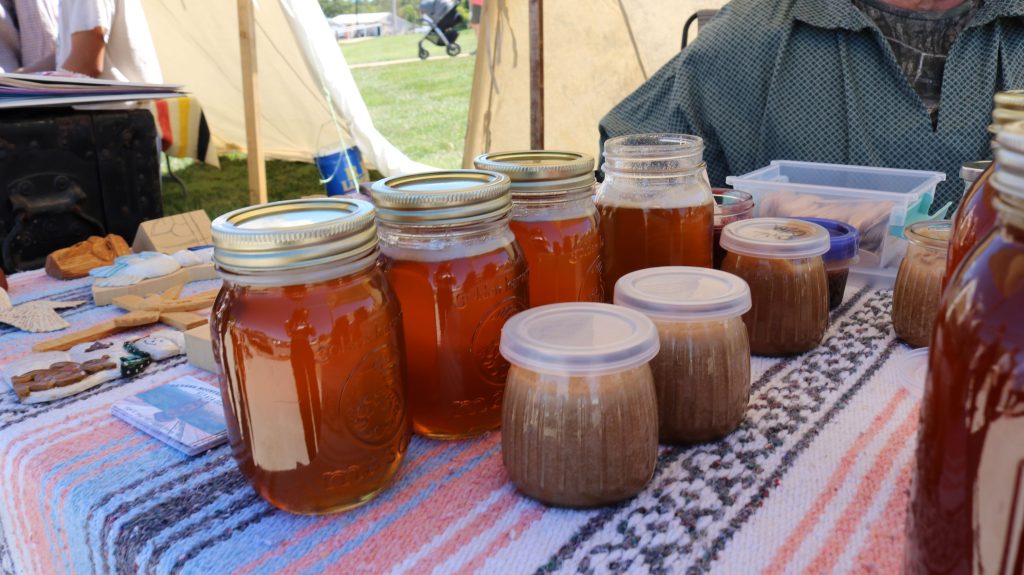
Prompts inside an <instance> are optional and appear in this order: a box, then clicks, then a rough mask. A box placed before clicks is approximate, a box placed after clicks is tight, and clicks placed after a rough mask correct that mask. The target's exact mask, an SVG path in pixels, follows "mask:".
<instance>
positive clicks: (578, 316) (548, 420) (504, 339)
mask: <svg viewBox="0 0 1024 575" xmlns="http://www.w3.org/2000/svg"><path fill="white" fill-rule="evenodd" d="M501 353H502V355H504V356H505V358H507V359H508V360H509V361H510V362H512V368H511V370H510V371H509V374H508V387H507V389H506V390H505V406H504V416H503V420H502V428H501V452H502V458H503V460H504V463H505V468H506V470H507V471H508V475H509V479H510V480H511V481H512V483H514V484H515V485H516V487H518V488H519V490H520V491H522V492H523V493H525V494H526V495H528V496H530V497H533V498H534V499H537V500H539V501H543V502H544V503H547V504H550V505H563V506H567V507H593V506H597V505H608V504H610V503H615V502H617V501H622V500H624V499H628V498H630V497H633V496H634V495H636V494H637V493H639V492H640V491H641V490H642V489H643V488H644V486H645V485H647V483H648V482H649V481H650V480H651V477H652V476H653V475H654V467H655V464H656V463H657V460H658V406H657V399H656V397H655V392H654V382H653V379H652V377H651V368H650V367H649V366H648V362H649V361H650V360H651V358H653V357H654V356H655V354H657V353H658V332H657V330H656V329H655V327H654V324H653V323H651V320H649V319H647V318H646V317H645V316H644V315H642V314H640V313H637V312H635V311H633V310H630V309H626V308H623V307H619V306H613V305H609V304H604V303H563V304H554V305H546V306H542V307H537V308H533V309H531V310H529V311H526V312H524V313H521V314H519V315H517V316H516V317H514V318H512V319H511V320H509V322H508V323H507V324H505V328H504V329H503V330H502V334H501Z"/></svg>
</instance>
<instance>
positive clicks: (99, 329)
mask: <svg viewBox="0 0 1024 575" xmlns="http://www.w3.org/2000/svg"><path fill="white" fill-rule="evenodd" d="M158 321H160V312H158V311H133V312H131V313H128V314H125V315H122V316H120V317H115V318H114V319H111V320H107V321H105V322H103V323H100V324H97V325H94V326H92V327H90V328H89V329H85V330H82V331H77V332H75V333H69V334H68V335H65V336H62V337H58V338H55V339H51V340H47V341H44V342H40V343H37V344H35V345H34V346H32V351H66V350H69V349H71V348H72V347H74V346H76V345H78V344H80V343H85V342H88V341H96V340H97V339H103V338H105V337H108V336H111V335H114V334H115V333H117V332H120V331H125V330H128V329H132V328H134V327H139V326H143V325H151V324H154V323H157V322H158Z"/></svg>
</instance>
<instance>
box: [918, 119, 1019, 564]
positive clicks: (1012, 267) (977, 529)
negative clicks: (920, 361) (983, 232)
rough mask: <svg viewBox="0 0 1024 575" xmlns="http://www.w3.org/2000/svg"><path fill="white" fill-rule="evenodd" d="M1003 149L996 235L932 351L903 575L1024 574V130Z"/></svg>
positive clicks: (974, 263)
mask: <svg viewBox="0 0 1024 575" xmlns="http://www.w3.org/2000/svg"><path fill="white" fill-rule="evenodd" d="M998 138H999V142H1000V144H1001V146H1002V148H1001V149H1000V150H997V151H996V162H997V166H996V169H995V172H994V174H993V176H992V178H991V180H990V185H992V186H993V187H994V188H995V190H996V198H995V208H996V210H997V214H998V215H997V218H996V228H995V230H994V231H993V232H992V233H991V234H989V235H988V236H987V237H986V238H985V239H984V240H983V241H982V242H981V243H980V244H979V245H978V247H977V248H976V249H975V250H974V251H973V252H972V253H971V254H970V255H969V256H968V258H967V259H966V260H965V261H964V262H963V265H962V266H961V268H960V272H959V273H958V274H957V275H956V276H955V277H954V279H953V282H952V283H951V284H950V285H949V286H948V288H947V290H946V292H945V294H944V295H943V298H942V307H941V309H940V311H939V315H938V320H937V322H936V325H935V331H934V334H933V337H932V340H931V347H930V350H929V358H928V376H927V383H926V385H925V391H924V398H923V400H922V404H921V425H920V428H919V434H918V444H917V451H916V457H915V464H916V465H915V472H914V479H913V482H912V486H911V491H910V509H909V513H908V516H907V544H906V547H905V552H904V568H903V573H904V574H906V575H932V574H935V575H939V574H942V575H947V574H955V575H960V574H965V575H967V574H989V573H992V574H1020V573H1022V572H1024V373H1022V371H1021V366H1022V365H1024V123H1020V124H1015V125H1011V126H1009V127H1007V128H1006V130H1005V131H1004V132H1002V133H1000V135H999V136H998Z"/></svg>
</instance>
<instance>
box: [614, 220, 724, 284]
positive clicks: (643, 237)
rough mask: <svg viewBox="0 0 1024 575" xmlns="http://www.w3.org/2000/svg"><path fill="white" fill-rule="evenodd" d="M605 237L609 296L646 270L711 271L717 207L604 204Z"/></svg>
mask: <svg viewBox="0 0 1024 575" xmlns="http://www.w3.org/2000/svg"><path fill="white" fill-rule="evenodd" d="M598 209H599V211H600V214H601V231H602V234H603V236H604V251H603V254H604V258H603V259H604V270H605V273H604V293H605V297H606V298H607V299H611V296H612V293H613V292H614V290H615V282H616V281H618V280H619V278H621V277H622V276H624V275H626V274H628V273H630V272H634V271H637V270H641V269H647V268H653V267H662V266H694V267H706V268H710V267H711V264H712V239H713V233H714V215H715V212H714V205H713V204H711V203H710V202H709V203H706V204H703V205H698V206H689V207H681V208H640V207H634V206H616V205H604V204H599V205H598Z"/></svg>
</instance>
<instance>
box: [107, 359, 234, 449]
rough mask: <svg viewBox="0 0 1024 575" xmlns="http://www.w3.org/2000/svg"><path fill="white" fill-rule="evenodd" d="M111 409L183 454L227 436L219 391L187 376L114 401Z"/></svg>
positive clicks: (121, 417) (219, 442) (116, 414)
mask: <svg viewBox="0 0 1024 575" xmlns="http://www.w3.org/2000/svg"><path fill="white" fill-rule="evenodd" d="M111 413H113V414H114V416H116V417H118V418H119V419H122V420H124V421H125V422H127V423H129V424H131V425H133V426H135V427H137V428H139V429H141V430H142V431H145V432H146V433H148V434H150V435H152V436H153V437H155V438H157V439H159V440H160V441H163V442H164V443H166V444H168V445H170V446H171V447H173V448H175V449H177V450H179V451H181V452H183V453H185V454H186V455H196V454H199V453H202V452H204V451H206V450H208V449H210V448H212V447H216V446H217V445H220V444H221V443H224V442H225V441H226V440H227V427H226V424H225V422H224V410H223V406H222V404H221V401H220V391H219V390H218V389H217V388H215V387H213V386H210V385H208V384H206V383H203V382H201V381H199V380H198V379H196V378H194V377H191V376H185V377H182V378H181V379H178V380H176V381H173V382H171V383H168V384H165V385H161V386H160V387H156V388H153V389H151V390H149V391H144V392H142V393H139V394H137V395H134V396H132V397H129V398H127V399H123V400H121V401H118V402H117V403H115V404H114V406H113V407H112V408H111Z"/></svg>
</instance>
